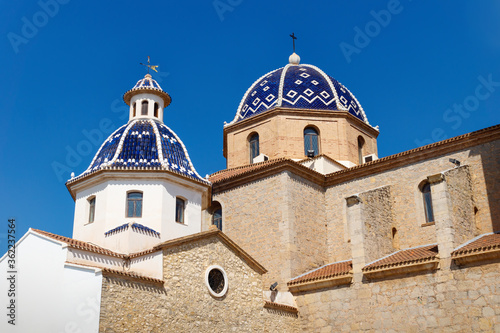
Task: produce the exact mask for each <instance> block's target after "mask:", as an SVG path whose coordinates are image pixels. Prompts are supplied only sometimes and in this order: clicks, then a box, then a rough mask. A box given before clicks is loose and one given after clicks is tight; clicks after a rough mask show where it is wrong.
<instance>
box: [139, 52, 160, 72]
mask: <svg viewBox="0 0 500 333" xmlns="http://www.w3.org/2000/svg"><path fill="white" fill-rule="evenodd" d="M150 60H151V59H150V58H149V56H148V64H147V65H146V64H143V63H142V62H140V63H139V64H141V65H143V66H146V67H147V68H148V74H149V69H150V68H151V69H152V70H154V71H155V72H156V73H158V71H157V70H156V69H157V68H158V67H159V65H151V61H150Z"/></svg>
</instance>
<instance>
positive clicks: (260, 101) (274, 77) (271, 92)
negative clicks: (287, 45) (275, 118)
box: [240, 68, 283, 119]
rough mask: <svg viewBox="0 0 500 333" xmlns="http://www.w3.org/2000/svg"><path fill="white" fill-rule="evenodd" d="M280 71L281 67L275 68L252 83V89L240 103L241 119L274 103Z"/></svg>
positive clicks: (264, 109) (267, 108) (276, 99)
mask: <svg viewBox="0 0 500 333" xmlns="http://www.w3.org/2000/svg"><path fill="white" fill-rule="evenodd" d="M282 71H283V68H280V69H277V70H275V71H273V72H271V73H269V74H268V75H266V76H265V77H264V78H262V79H261V80H260V81H259V82H255V83H254V85H253V89H252V91H251V92H249V94H248V97H247V99H246V101H245V102H244V103H243V104H242V108H241V115H240V118H241V119H246V118H248V117H251V116H253V115H255V114H259V113H261V112H263V111H266V110H269V109H270V108H272V107H273V106H275V105H276V102H277V101H278V90H279V85H280V77H281V72H282Z"/></svg>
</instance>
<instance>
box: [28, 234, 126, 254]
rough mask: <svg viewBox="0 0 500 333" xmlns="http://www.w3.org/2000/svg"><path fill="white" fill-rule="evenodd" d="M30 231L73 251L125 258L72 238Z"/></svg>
mask: <svg viewBox="0 0 500 333" xmlns="http://www.w3.org/2000/svg"><path fill="white" fill-rule="evenodd" d="M31 230H33V231H34V232H35V233H37V234H40V235H42V236H46V237H49V238H52V239H55V240H57V241H60V242H63V243H66V244H68V247H71V248H73V249H78V250H84V251H89V252H94V253H99V254H104V255H107V256H112V257H117V258H126V255H125V254H122V253H116V252H113V251H111V250H108V249H105V248H103V247H100V246H97V245H93V244H90V243H87V242H84V241H79V240H76V239H73V238H69V237H64V236H59V235H56V234H53V233H51V232H47V231H43V230H38V229H33V228H32V229H31Z"/></svg>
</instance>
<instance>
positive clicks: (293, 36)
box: [290, 32, 297, 53]
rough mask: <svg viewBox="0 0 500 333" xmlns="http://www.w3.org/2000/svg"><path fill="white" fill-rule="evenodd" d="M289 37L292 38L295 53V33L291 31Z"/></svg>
mask: <svg viewBox="0 0 500 333" xmlns="http://www.w3.org/2000/svg"><path fill="white" fill-rule="evenodd" d="M290 37H292V40H293V53H295V40H296V39H297V37H295V33H293V32H292V34H291V35H290Z"/></svg>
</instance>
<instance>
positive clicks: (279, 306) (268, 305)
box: [264, 301, 299, 314]
mask: <svg viewBox="0 0 500 333" xmlns="http://www.w3.org/2000/svg"><path fill="white" fill-rule="evenodd" d="M264 308H267V309H275V310H281V311H285V312H290V313H294V314H297V313H298V312H299V310H298V309H297V308H296V307H293V306H290V305H285V304H280V303H274V302H270V301H264Z"/></svg>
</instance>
